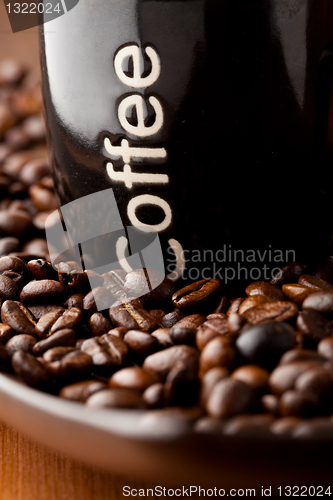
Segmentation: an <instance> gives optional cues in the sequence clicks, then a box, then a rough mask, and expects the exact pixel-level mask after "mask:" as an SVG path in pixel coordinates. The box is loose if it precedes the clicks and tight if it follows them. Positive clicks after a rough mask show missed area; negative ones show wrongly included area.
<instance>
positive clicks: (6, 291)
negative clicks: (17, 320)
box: [0, 274, 21, 300]
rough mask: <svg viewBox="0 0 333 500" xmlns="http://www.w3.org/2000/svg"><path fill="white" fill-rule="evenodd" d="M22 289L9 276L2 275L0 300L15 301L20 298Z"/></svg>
mask: <svg viewBox="0 0 333 500" xmlns="http://www.w3.org/2000/svg"><path fill="white" fill-rule="evenodd" d="M20 292H21V289H20V287H19V286H18V284H17V283H15V281H13V280H12V279H11V278H8V276H4V275H3V274H2V275H1V274H0V298H1V299H2V300H15V299H18V298H19V296H20Z"/></svg>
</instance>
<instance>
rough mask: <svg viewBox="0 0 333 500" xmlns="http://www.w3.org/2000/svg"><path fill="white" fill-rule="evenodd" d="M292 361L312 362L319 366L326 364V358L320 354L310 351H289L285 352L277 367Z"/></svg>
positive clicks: (297, 349)
mask: <svg viewBox="0 0 333 500" xmlns="http://www.w3.org/2000/svg"><path fill="white" fill-rule="evenodd" d="M294 361H314V362H316V363H319V364H323V363H325V362H326V358H325V357H324V356H322V355H321V353H319V352H316V351H313V350H312V349H299V348H296V349H291V350H290V351H287V352H285V353H284V354H283V355H282V356H281V358H280V361H279V365H285V364H287V363H293V362H294Z"/></svg>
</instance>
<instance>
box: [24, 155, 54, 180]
mask: <svg viewBox="0 0 333 500" xmlns="http://www.w3.org/2000/svg"><path fill="white" fill-rule="evenodd" d="M49 173H50V166H49V164H48V162H47V161H46V160H45V158H34V159H32V160H30V161H28V162H27V163H26V164H25V165H24V166H23V168H22V169H21V170H20V172H19V176H18V178H19V179H20V181H22V182H24V184H26V185H27V186H31V185H32V184H34V183H35V182H37V181H40V180H41V179H42V178H43V177H45V176H46V175H49Z"/></svg>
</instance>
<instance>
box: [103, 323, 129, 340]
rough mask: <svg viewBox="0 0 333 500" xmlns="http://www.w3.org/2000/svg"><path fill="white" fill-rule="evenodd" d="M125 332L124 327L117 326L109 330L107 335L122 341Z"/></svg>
mask: <svg viewBox="0 0 333 500" xmlns="http://www.w3.org/2000/svg"><path fill="white" fill-rule="evenodd" d="M127 331H128V330H127V328H125V327H124V326H117V327H116V328H112V330H109V331H108V332H107V333H110V334H111V335H114V336H115V337H118V338H119V339H122V340H123V338H124V337H125V334H126V333H127Z"/></svg>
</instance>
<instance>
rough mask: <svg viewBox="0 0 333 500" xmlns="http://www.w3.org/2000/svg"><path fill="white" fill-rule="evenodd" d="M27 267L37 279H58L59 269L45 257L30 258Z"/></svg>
mask: <svg viewBox="0 0 333 500" xmlns="http://www.w3.org/2000/svg"><path fill="white" fill-rule="evenodd" d="M27 267H28V269H29V271H30V273H31V274H32V276H33V277H34V279H35V280H48V279H49V280H55V279H57V271H56V270H55V269H54V268H53V266H52V264H51V262H48V261H47V260H45V259H36V260H30V261H29V262H28V264H27Z"/></svg>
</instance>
